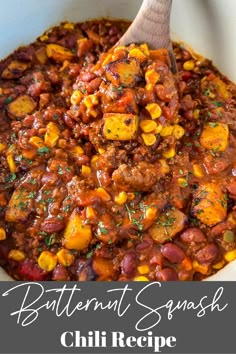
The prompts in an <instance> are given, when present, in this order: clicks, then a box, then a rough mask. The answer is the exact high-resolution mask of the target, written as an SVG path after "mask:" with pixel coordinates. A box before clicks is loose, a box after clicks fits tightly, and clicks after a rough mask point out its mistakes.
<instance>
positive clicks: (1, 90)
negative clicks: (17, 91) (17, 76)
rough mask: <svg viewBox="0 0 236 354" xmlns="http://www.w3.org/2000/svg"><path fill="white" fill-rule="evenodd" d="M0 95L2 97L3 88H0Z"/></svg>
mask: <svg viewBox="0 0 236 354" xmlns="http://www.w3.org/2000/svg"><path fill="white" fill-rule="evenodd" d="M0 95H3V88H2V87H0Z"/></svg>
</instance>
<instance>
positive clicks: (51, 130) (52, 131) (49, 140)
mask: <svg viewBox="0 0 236 354" xmlns="http://www.w3.org/2000/svg"><path fill="white" fill-rule="evenodd" d="M59 134H60V130H59V128H58V127H57V125H56V124H55V123H53V122H50V123H48V125H47V131H46V134H45V135H44V142H45V144H46V145H47V146H49V147H50V148H53V147H54V146H55V145H56V144H57V141H58V139H59Z"/></svg>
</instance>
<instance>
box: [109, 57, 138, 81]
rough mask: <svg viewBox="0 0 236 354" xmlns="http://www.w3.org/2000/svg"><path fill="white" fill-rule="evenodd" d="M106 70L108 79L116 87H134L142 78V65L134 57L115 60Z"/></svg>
mask: <svg viewBox="0 0 236 354" xmlns="http://www.w3.org/2000/svg"><path fill="white" fill-rule="evenodd" d="M105 70H106V78H107V80H108V81H110V82H111V83H112V85H113V86H116V87H117V86H124V87H134V86H135V85H136V84H137V82H139V81H140V80H141V79H142V75H141V69H140V65H139V63H138V61H137V60H136V59H134V58H129V59H120V60H117V61H113V62H111V63H109V64H107V65H106V67H105Z"/></svg>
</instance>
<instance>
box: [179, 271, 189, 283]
mask: <svg viewBox="0 0 236 354" xmlns="http://www.w3.org/2000/svg"><path fill="white" fill-rule="evenodd" d="M178 278H179V280H181V281H187V280H193V274H192V272H191V271H189V270H181V271H180V272H178Z"/></svg>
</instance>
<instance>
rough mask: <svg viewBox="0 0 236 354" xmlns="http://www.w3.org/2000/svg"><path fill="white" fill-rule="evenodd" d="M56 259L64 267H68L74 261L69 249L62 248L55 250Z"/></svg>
mask: <svg viewBox="0 0 236 354" xmlns="http://www.w3.org/2000/svg"><path fill="white" fill-rule="evenodd" d="M57 259H58V262H59V263H60V264H62V265H63V266H64V267H69V266H71V265H72V264H73V263H74V260H75V257H74V256H73V254H71V252H70V251H69V250H67V249H65V248H62V249H61V250H60V251H58V252H57Z"/></svg>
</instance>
